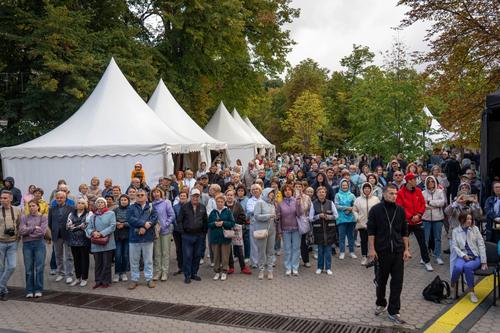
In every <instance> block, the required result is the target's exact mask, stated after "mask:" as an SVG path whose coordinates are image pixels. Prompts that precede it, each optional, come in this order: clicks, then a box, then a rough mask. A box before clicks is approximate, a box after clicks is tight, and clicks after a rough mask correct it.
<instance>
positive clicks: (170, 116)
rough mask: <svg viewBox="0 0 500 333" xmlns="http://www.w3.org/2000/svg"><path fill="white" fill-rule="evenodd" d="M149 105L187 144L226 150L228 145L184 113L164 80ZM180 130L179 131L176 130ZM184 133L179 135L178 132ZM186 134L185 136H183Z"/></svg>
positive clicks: (159, 84)
mask: <svg viewBox="0 0 500 333" xmlns="http://www.w3.org/2000/svg"><path fill="white" fill-rule="evenodd" d="M148 105H149V106H150V107H151V109H153V111H154V112H155V113H156V115H157V116H158V117H159V118H160V119H161V120H162V121H163V122H164V123H165V125H166V126H167V127H172V129H173V131H175V132H176V133H177V134H179V135H180V136H182V137H185V138H186V139H185V140H186V142H193V143H198V144H207V145H208V146H209V147H210V148H212V149H215V150H217V149H225V148H226V147H227V144H225V143H224V142H221V141H219V140H216V139H214V138H212V137H211V136H210V135H208V134H207V133H206V132H205V131H204V130H203V129H202V128H201V127H200V126H198V124H197V123H196V122H195V121H194V120H193V119H192V118H191V117H190V116H189V115H188V114H187V113H186V111H184V109H183V108H182V107H181V106H180V105H179V103H177V101H176V100H175V98H174V96H172V94H171V93H170V91H169V90H168V88H167V86H166V85H165V83H163V80H162V79H160V82H159V83H158V86H157V87H156V89H155V91H154V93H153V95H152V96H151V98H150V99H149V102H148ZM176 129H178V130H176ZM179 130H180V131H182V133H179V132H178V131H179ZM183 133H185V134H183Z"/></svg>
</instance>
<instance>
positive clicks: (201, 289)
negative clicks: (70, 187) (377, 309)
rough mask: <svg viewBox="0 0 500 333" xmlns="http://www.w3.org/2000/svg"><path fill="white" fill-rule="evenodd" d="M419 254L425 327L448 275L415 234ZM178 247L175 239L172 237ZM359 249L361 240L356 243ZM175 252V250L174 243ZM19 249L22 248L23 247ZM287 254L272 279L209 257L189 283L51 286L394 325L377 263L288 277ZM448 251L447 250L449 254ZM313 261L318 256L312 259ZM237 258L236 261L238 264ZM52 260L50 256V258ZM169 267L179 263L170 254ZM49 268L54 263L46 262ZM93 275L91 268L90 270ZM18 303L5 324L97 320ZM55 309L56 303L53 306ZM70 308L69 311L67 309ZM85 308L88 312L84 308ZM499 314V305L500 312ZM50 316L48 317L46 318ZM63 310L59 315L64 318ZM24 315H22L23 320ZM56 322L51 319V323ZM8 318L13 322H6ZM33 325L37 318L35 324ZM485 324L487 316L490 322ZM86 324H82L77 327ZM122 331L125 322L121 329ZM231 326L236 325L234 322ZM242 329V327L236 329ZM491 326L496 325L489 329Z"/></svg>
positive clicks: (416, 304) (20, 275)
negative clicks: (378, 304)
mask: <svg viewBox="0 0 500 333" xmlns="http://www.w3.org/2000/svg"><path fill="white" fill-rule="evenodd" d="M411 244H412V254H413V259H412V260H411V261H410V262H408V263H407V264H406V266H405V280H404V281H405V283H404V287H403V294H402V309H401V314H402V315H403V316H404V318H405V319H407V321H408V326H407V327H408V328H414V329H415V328H421V327H422V326H423V325H424V324H425V323H426V322H427V321H428V320H430V319H431V318H432V317H433V316H434V315H435V314H436V313H438V312H439V311H440V310H442V309H443V308H444V306H445V305H439V304H434V303H430V302H427V301H425V300H423V298H422V296H421V292H422V290H423V289H424V287H425V286H426V285H427V284H428V283H429V282H430V281H431V280H432V279H433V278H434V277H435V276H436V274H439V275H441V276H442V277H445V278H446V279H448V271H449V269H448V265H444V266H438V265H434V267H435V272H434V273H429V272H426V271H425V270H424V268H423V266H422V265H420V264H419V261H420V256H419V254H418V253H417V251H416V250H417V249H416V247H417V242H416V240H415V239H413V238H412V240H411ZM172 248H173V245H172ZM356 251H357V253H358V255H359V248H358V249H356ZM172 252H175V251H172ZM19 253H20V254H21V251H20V252H19ZM281 258H282V257H278V262H277V263H278V265H277V268H276V271H275V279H274V280H273V281H268V280H264V281H259V280H257V275H256V274H254V275H252V276H247V275H242V274H234V275H231V276H230V277H229V279H228V280H227V281H226V282H221V281H213V280H212V279H211V278H212V276H213V272H212V270H211V268H210V266H209V265H207V264H205V265H203V266H202V267H201V269H200V275H201V277H202V279H203V281H201V282H195V281H193V282H192V283H191V284H190V285H185V284H184V283H183V281H182V278H181V277H173V276H170V277H169V280H168V281H167V282H162V283H158V286H157V288H155V289H148V288H147V287H145V286H141V287H139V288H138V289H136V290H134V291H128V290H127V289H126V284H125V283H123V282H121V283H118V284H114V285H113V287H112V288H109V289H106V290H103V289H98V290H97V291H93V290H91V288H90V286H91V285H92V281H89V286H88V287H85V288H81V287H69V286H67V285H65V284H64V283H62V282H58V283H56V282H54V277H53V276H49V275H48V274H46V278H45V280H46V282H45V288H46V289H53V290H63V291H70V290H74V291H80V292H81V291H85V292H89V293H100V294H106V295H113V296H122V297H129V298H138V299H148V300H158V301H165V302H172V303H183V304H193V305H205V306H212V307H219V308H230V309H241V310H247V311H254V312H262V313H272V314H282V315H289V316H296V317H307V318H317V319H329V320H335V321H343V322H352V323H360V324H366V325H375V326H389V325H391V323H390V322H388V321H387V319H386V318H385V316H384V317H376V316H374V315H373V309H374V299H375V289H374V286H373V283H372V279H373V270H372V269H366V268H364V267H363V266H361V265H360V264H359V262H360V260H359V259H357V260H354V259H351V258H350V257H349V258H346V259H345V260H343V261H341V260H338V258H334V260H333V271H334V275H333V276H331V277H330V276H327V275H325V274H322V275H320V276H317V275H315V274H314V270H315V269H314V267H313V268H303V267H301V269H300V276H299V277H285V276H284V271H283V268H282V266H281ZM446 259H447V257H445V261H446ZM22 263H23V261H22V256H21V255H20V256H19V264H18V269H17V270H16V272H15V274H14V276H13V278H12V279H11V281H10V284H11V285H15V286H24V267H23V264H22ZM312 263H313V266H314V264H315V261H314V260H313V262H312ZM236 265H237V264H236ZM46 267H47V268H48V264H47V266H46ZM171 267H175V261H174V260H173V259H172V261H171ZM47 272H48V270H47ZM91 276H93V272H91ZM8 304H13V305H12V306H9V307H4V306H2V307H0V317H2V318H8V320H7V321H6V322H5V321H4V322H3V323H2V325H0V327H3V328H9V329H18V330H25V331H30V332H31V331H33V328H34V327H36V326H37V325H42V326H43V327H44V328H50V329H52V328H53V327H59V326H58V325H59V324H60V323H61V322H64V321H65V320H64V319H67V318H68V316H69V315H70V314H72V313H75V314H76V315H78V316H82V321H79V320H77V321H74V320H71V321H70V322H69V323H68V327H67V328H68V329H71V328H74V327H73V324H72V323H75V322H78V323H80V322H83V323H84V322H87V324H88V325H90V326H91V327H92V331H95V330H96V328H97V327H98V325H96V324H95V321H93V320H91V319H89V318H91V317H92V316H93V314H92V313H93V312H96V314H99V313H98V312H97V311H93V310H83V309H74V308H69V307H63V308H64V311H61V309H60V308H61V307H59V306H54V305H46V304H37V305H33V304H26V303H25V302H14V301H12V302H9V303H8ZM52 309H55V310H52ZM26 313H27V315H29V320H28V321H27V322H26V323H25V324H22V323H19V320H20V319H22V318H23V317H24V316H25V315H26ZM62 313H64V314H62ZM82 313H85V314H86V315H81V314H82ZM99 315H101V316H104V318H106V321H107V319H108V318H109V320H110V322H111V323H112V324H106V331H107V332H112V331H115V330H114V329H113V327H114V325H116V326H117V327H122V326H123V327H129V324H130V325H140V324H141V323H144V322H146V321H147V322H148V323H155V324H152V327H157V326H159V325H160V326H162V325H173V326H175V327H176V328H178V330H179V331H183V330H186V331H187V330H189V331H190V332H193V331H203V332H210V331H218V332H221V327H220V326H207V325H201V324H195V323H187V322H181V321H176V320H170V319H161V318H150V317H147V318H148V319H147V320H145V318H146V317H142V318H141V317H140V316H139V317H138V316H135V315H126V314H117V313H110V312H106V313H102V314H99ZM497 315H498V312H497ZM48 318H50V320H47V319H48ZM57 318H60V320H58V319H57ZM21 322H23V321H22V320H21ZM54 322H55V323H58V324H57V325H53V324H52V323H54ZM6 323H7V324H8V325H6ZM33 325H34V326H33ZM485 325H487V322H486V324H485ZM80 328H81V329H82V330H85V329H89V326H85V324H82V326H81V327H80ZM78 331H80V329H79V330H78ZM116 331H120V332H123V330H120V329H116ZM231 331H233V332H234V331H235V330H234V329H233V328H231ZM236 331H238V330H236ZM490 332H491V330H490Z"/></svg>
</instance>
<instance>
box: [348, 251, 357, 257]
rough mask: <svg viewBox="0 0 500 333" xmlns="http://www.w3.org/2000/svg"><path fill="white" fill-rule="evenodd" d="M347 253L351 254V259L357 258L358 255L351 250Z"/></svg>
mask: <svg viewBox="0 0 500 333" xmlns="http://www.w3.org/2000/svg"><path fill="white" fill-rule="evenodd" d="M349 254H350V255H351V258H352V259H358V256H357V255H356V254H355V253H354V252H351V253H349Z"/></svg>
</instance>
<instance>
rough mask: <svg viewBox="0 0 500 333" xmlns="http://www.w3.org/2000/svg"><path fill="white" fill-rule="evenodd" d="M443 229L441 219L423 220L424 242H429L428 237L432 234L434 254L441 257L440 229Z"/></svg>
mask: <svg viewBox="0 0 500 333" xmlns="http://www.w3.org/2000/svg"><path fill="white" fill-rule="evenodd" d="M442 230H443V222H442V221H434V222H428V221H424V233H425V244H426V245H428V244H429V238H430V237H431V232H432V235H433V236H434V256H435V257H436V258H441V231H442Z"/></svg>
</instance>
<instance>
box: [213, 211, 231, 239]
mask: <svg viewBox="0 0 500 333" xmlns="http://www.w3.org/2000/svg"><path fill="white" fill-rule="evenodd" d="M215 214H217V220H218V221H222V220H221V218H220V215H219V212H218V211H217V210H216V211H215ZM222 228H224V226H223V227H222ZM222 233H223V234H224V238H229V239H233V238H234V237H235V236H236V233H235V232H234V230H233V229H222Z"/></svg>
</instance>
